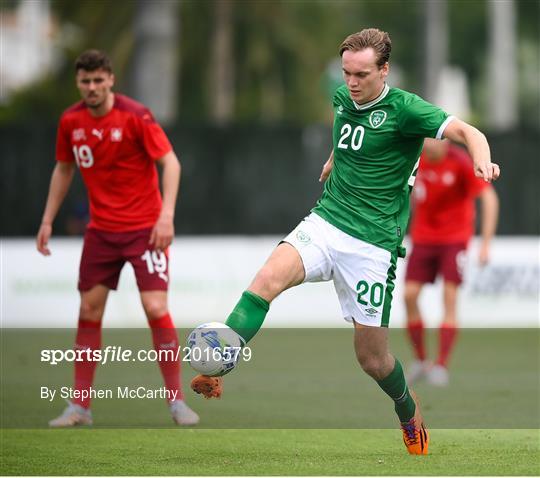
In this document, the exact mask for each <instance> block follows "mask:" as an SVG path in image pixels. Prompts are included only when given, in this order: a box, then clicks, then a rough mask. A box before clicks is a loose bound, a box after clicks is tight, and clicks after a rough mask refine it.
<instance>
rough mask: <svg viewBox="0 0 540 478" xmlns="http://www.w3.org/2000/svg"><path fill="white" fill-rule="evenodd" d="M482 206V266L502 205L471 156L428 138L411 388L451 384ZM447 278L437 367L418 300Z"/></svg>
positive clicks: (418, 186) (410, 271)
mask: <svg viewBox="0 0 540 478" xmlns="http://www.w3.org/2000/svg"><path fill="white" fill-rule="evenodd" d="M477 197H479V198H480V203H481V242H480V251H479V256H478V261H479V263H480V265H482V266H483V265H485V264H486V263H487V262H488V260H489V248H490V242H491V239H492V237H493V235H494V233H495V229H496V226H497V218H498V211H499V201H498V197H497V194H496V192H495V189H494V188H493V186H492V185H491V184H490V183H487V182H485V181H483V180H482V179H479V178H477V177H476V176H475V174H474V170H473V166H472V160H471V158H470V157H469V155H468V154H467V152H466V151H465V150H463V149H462V148H459V147H458V146H455V145H453V144H451V143H450V142H449V141H448V140H445V141H435V140H433V139H430V138H426V139H425V142H424V149H423V152H422V156H421V159H420V167H419V170H418V175H417V178H416V182H415V186H414V190H413V201H414V213H413V217H412V222H411V228H410V235H411V238H412V252H411V255H410V258H409V261H408V264H407V272H406V276H405V304H406V308H407V331H408V336H409V339H410V341H411V344H412V346H413V349H414V353H415V356H416V360H415V361H414V362H413V364H412V365H411V367H410V369H409V375H408V380H409V381H411V382H414V381H417V380H419V379H421V378H427V380H428V382H429V383H431V384H433V385H439V386H445V385H447V384H448V381H449V377H448V369H447V366H448V359H449V356H450V353H451V351H452V348H453V346H454V344H455V340H456V336H457V321H456V303H457V292H458V288H459V286H460V284H461V282H462V279H463V278H462V273H463V266H464V261H465V254H466V250H467V245H468V243H469V240H470V238H471V236H472V235H473V234H474V219H475V199H476V198H477ZM439 275H440V276H442V278H443V281H444V285H443V301H444V318H443V320H442V323H441V326H440V331H439V354H438V358H437V360H436V362H435V363H434V364H432V363H431V362H429V361H428V360H427V357H426V350H425V345H424V323H423V320H422V315H421V313H420V310H419V307H418V297H419V295H420V292H421V291H422V287H423V286H424V284H426V283H428V282H434V280H435V278H436V277H437V276H439Z"/></svg>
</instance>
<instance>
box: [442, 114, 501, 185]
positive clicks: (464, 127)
mask: <svg viewBox="0 0 540 478" xmlns="http://www.w3.org/2000/svg"><path fill="white" fill-rule="evenodd" d="M443 136H444V137H445V138H448V139H450V140H452V141H454V142H456V143H460V144H463V145H464V146H466V147H467V150H468V151H469V154H470V155H471V157H472V159H473V162H474V173H475V174H476V176H477V177H479V178H483V179H484V181H488V182H491V181H493V180H495V179H497V178H498V177H499V175H500V174H501V171H500V168H499V165H498V164H495V163H492V162H491V153H490V151H489V144H488V142H487V140H486V137H485V136H484V134H483V133H482V132H480V131H479V130H477V129H476V128H475V127H474V126H471V125H470V124H467V123H465V122H464V121H461V120H459V119H457V118H455V119H453V120H452V121H451V122H450V123H449V124H448V126H447V127H446V129H445V130H444V133H443Z"/></svg>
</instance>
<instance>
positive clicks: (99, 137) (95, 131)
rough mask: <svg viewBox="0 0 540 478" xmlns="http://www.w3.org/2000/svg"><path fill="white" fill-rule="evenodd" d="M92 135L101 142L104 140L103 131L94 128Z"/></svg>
mask: <svg viewBox="0 0 540 478" xmlns="http://www.w3.org/2000/svg"><path fill="white" fill-rule="evenodd" d="M92 134H93V135H94V136H96V137H97V138H98V139H99V140H100V141H101V140H102V139H103V130H102V129H96V128H94V129H93V130H92Z"/></svg>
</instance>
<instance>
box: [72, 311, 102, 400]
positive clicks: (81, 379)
mask: <svg viewBox="0 0 540 478" xmlns="http://www.w3.org/2000/svg"><path fill="white" fill-rule="evenodd" d="M99 349H101V321H99V322H90V321H89V320H81V319H79V325H78V327H77V337H76V338H75V350H99ZM81 358H82V359H83V360H82V361H80V362H79V361H75V387H74V388H75V390H79V391H82V390H90V388H91V387H92V383H94V372H95V371H96V367H97V364H98V362H97V361H92V360H88V359H87V355H86V354H83V355H82V356H81ZM73 403H75V404H76V405H80V406H81V407H84V408H90V398H84V399H83V398H74V399H73Z"/></svg>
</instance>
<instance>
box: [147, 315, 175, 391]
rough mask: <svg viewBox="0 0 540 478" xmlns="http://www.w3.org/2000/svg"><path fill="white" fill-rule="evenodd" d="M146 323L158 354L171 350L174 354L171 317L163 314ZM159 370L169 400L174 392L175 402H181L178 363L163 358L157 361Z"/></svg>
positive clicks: (173, 331) (173, 334) (173, 333)
mask: <svg viewBox="0 0 540 478" xmlns="http://www.w3.org/2000/svg"><path fill="white" fill-rule="evenodd" d="M148 323H149V324H150V328H151V329H152V340H153V342H154V349H155V350H156V351H157V352H158V353H159V351H160V350H172V352H173V353H174V354H176V352H177V350H178V335H177V334H176V329H175V328H174V324H173V321H172V319H171V316H170V315H169V314H165V315H164V316H163V317H161V318H159V319H155V320H149V321H148ZM167 359H168V360H167ZM159 368H160V370H161V375H163V381H164V382H165V388H166V389H167V390H168V391H169V392H170V395H169V396H170V397H171V399H172V397H173V395H172V394H173V393H174V392H176V400H183V399H184V394H183V393H182V387H181V386H180V361H179V360H173V359H172V358H171V357H165V356H164V357H161V358H160V360H159Z"/></svg>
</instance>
